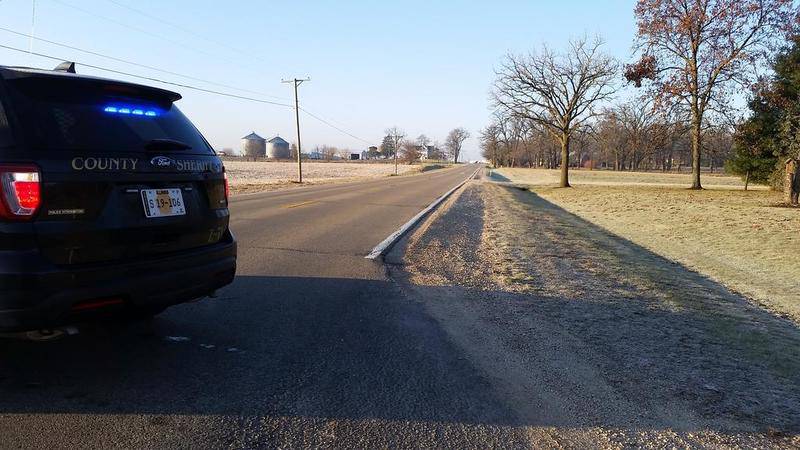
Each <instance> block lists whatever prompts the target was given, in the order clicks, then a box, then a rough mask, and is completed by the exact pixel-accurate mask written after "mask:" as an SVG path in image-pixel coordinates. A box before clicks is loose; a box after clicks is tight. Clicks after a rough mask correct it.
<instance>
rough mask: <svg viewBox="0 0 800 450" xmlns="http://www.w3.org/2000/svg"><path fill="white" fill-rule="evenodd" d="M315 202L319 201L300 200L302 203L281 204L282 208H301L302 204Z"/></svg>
mask: <svg viewBox="0 0 800 450" xmlns="http://www.w3.org/2000/svg"><path fill="white" fill-rule="evenodd" d="M313 203H317V200H309V201H307V202H300V203H290V204H288V205H283V206H281V208H285V209H291V208H299V207H301V206H306V205H311V204H313Z"/></svg>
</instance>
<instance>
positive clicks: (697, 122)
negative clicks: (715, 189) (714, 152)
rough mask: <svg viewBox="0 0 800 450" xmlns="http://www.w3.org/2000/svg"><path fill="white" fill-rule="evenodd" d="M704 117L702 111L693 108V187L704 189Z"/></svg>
mask: <svg viewBox="0 0 800 450" xmlns="http://www.w3.org/2000/svg"><path fill="white" fill-rule="evenodd" d="M702 125H703V122H702V119H701V117H700V111H699V110H697V109H696V108H693V110H692V189H703V186H702V185H701V184H700V148H701V146H702V144H703V142H702V132H703V130H702Z"/></svg>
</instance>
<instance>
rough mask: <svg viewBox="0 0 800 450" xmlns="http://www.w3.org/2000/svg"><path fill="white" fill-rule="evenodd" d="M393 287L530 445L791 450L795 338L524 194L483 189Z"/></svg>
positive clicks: (466, 192) (406, 263)
mask: <svg viewBox="0 0 800 450" xmlns="http://www.w3.org/2000/svg"><path fill="white" fill-rule="evenodd" d="M405 246H406V250H407V251H406V252H405V257H404V260H403V261H402V264H400V265H396V266H392V267H391V268H390V272H391V275H392V277H393V278H395V279H396V280H397V281H398V282H399V284H400V285H401V286H402V287H403V289H404V291H405V292H406V295H407V296H408V297H409V298H411V299H413V300H415V301H417V302H420V303H421V304H423V305H424V307H425V308H426V310H427V311H428V312H429V313H430V314H431V316H432V317H434V318H435V319H436V320H437V321H438V322H439V324H440V326H441V327H442V328H443V329H444V330H445V331H446V332H447V335H448V336H449V339H451V340H452V342H453V343H454V344H455V345H456V346H457V347H458V348H460V349H461V351H463V352H464V354H465V357H466V358H467V359H468V360H469V362H470V363H471V364H473V365H474V366H475V367H476V368H478V369H479V370H480V371H482V372H483V373H484V374H485V376H486V379H487V380H489V382H490V384H491V386H492V389H493V390H494V391H495V392H496V395H497V396H498V398H501V399H503V401H504V402H505V403H506V404H508V405H509V407H510V408H512V409H513V410H514V411H515V412H516V414H517V415H518V416H519V422H518V423H519V424H520V426H519V428H520V429H521V430H524V431H525V433H526V435H527V436H528V437H529V439H530V443H531V445H533V446H542V445H545V446H553V445H554V444H557V445H563V446H567V447H585V446H603V447H612V448H614V447H618V448H623V447H631V446H636V447H659V448H661V447H674V446H677V447H687V446H688V447H706V446H711V447H720V446H722V447H752V448H758V447H761V448H776V447H784V448H785V447H792V446H795V447H796V446H800V435H798V433H799V432H800V329H798V327H797V325H796V324H795V323H794V322H792V321H790V320H787V319H784V318H781V317H779V316H776V315H774V314H772V313H770V312H767V311H766V310H764V309H761V308H759V307H757V306H755V305H753V304H752V303H751V302H749V301H748V300H747V299H746V298H744V297H742V296H740V295H738V294H736V293H734V292H732V291H730V290H729V289H728V288H726V287H725V286H723V285H721V284H719V283H717V282H715V281H713V280H711V279H709V278H707V277H705V276H703V275H701V274H699V273H697V272H695V271H692V270H690V269H688V268H687V267H685V266H683V265H680V264H678V263H675V262H673V261H670V260H667V259H665V258H663V257H661V256H659V255H657V254H655V253H653V252H651V251H649V250H647V249H646V248H644V247H642V246H639V245H637V244H635V243H633V242H631V241H628V240H625V239H623V238H620V237H618V236H616V235H614V234H612V233H610V232H608V231H606V230H605V229H603V228H600V227H598V226H596V225H593V224H592V223H590V222H588V221H586V220H584V219H582V218H580V217H578V216H576V215H574V214H571V213H569V212H568V211H566V210H564V209H562V208H560V207H558V206H556V205H555V204H553V203H550V202H548V201H546V200H544V199H543V198H541V197H539V196H537V195H536V194H533V193H531V192H527V191H522V190H518V189H515V188H513V187H507V186H499V185H496V184H493V183H488V182H483V181H477V182H471V183H470V184H468V185H467V186H466V187H465V189H463V190H462V191H461V192H460V193H459V195H458V196H455V197H454V198H451V199H450V200H449V201H448V202H447V204H446V205H444V207H443V208H441V209H440V210H439V212H437V213H436V214H434V215H433V216H431V217H430V218H429V219H428V220H427V221H426V222H425V223H424V224H423V225H422V226H421V227H420V228H419V229H418V230H417V231H416V232H415V233H414V234H413V235H412V236H410V237H409V238H408V240H407V242H406V243H405Z"/></svg>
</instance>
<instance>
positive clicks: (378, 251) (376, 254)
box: [364, 167, 483, 260]
mask: <svg viewBox="0 0 800 450" xmlns="http://www.w3.org/2000/svg"><path fill="white" fill-rule="evenodd" d="M482 168H483V167H478V168H477V169H475V172H472V175H470V176H468V177H467V178H466V179H465V180H464V181H462V182H461V183H458V185H457V186H456V187H454V188H453V189H450V190H449V191H447V192H446V193H445V194H444V195H442V196H441V197H439V198H437V199H436V200H434V201H433V203H431V204H430V205H428V207H427V208H425V209H423V210H422V211H420V212H419V214H417V215H416V216H414V217H412V218H411V220H409V221H408V222H406V223H405V224H403V226H401V227H400V228H399V229H398V230H397V231H395V232H394V233H392V234H390V235H389V237H387V238H386V239H384V240H383V242H381V243H380V244H378V245H377V246H375V248H373V249H372V251H371V252H370V253H369V255H367V256H365V257H364V258H366V259H373V260H374V259H378V258H380V257H381V256H383V255H384V254H385V253H386V251H387V250H389V249H390V248H391V247H392V245H394V244H395V243H396V242H397V241H398V240H399V239H400V238H401V237H403V235H404V234H406V232H408V230H410V229H411V228H412V227H413V226H414V225H416V224H417V223H418V222H419V221H420V220H422V218H423V217H425V215H427V214H428V213H429V212H431V211H432V210H433V209H434V208H436V207H437V206H439V204H441V203H442V202H443V201H445V200H447V197H450V196H451V195H452V194H453V192H455V191H457V190H458V189H459V188H460V187H461V186H463V185H465V184H467V182H468V181H469V180H471V179H473V178H475V175H477V174H478V172H479V171H480V170H481V169H482Z"/></svg>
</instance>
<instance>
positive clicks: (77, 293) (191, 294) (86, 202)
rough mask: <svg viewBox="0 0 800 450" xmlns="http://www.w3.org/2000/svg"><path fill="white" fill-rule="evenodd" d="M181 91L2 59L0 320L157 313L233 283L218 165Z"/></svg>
mask: <svg viewBox="0 0 800 450" xmlns="http://www.w3.org/2000/svg"><path fill="white" fill-rule="evenodd" d="M59 67H63V65H62V66H59ZM68 67H69V66H68ZM180 98H181V96H180V95H179V94H176V93H174V92H170V91H166V90H163V89H158V88H153V87H148V86H142V85H137V84H132V83H127V82H121V81H113V80H106V79H101V78H94V77H88V76H81V75H77V74H75V73H74V66H72V67H69V68H68V69H61V70H54V71H46V70H35V69H27V68H12V67H3V66H0V331H3V332H9V331H23V330H38V329H51V328H56V327H58V326H60V325H64V324H68V323H74V322H80V321H83V320H85V319H90V318H92V319H94V318H97V317H105V316H107V315H113V316H116V315H118V314H123V315H128V314H131V315H154V314H157V313H159V312H161V311H163V310H164V309H165V308H166V307H168V306H170V305H174V304H177V303H182V302H186V301H190V300H194V299H198V298H201V297H204V296H207V295H210V294H212V293H213V292H214V291H215V290H216V289H219V288H221V287H223V286H225V285H227V284H230V283H231V282H232V280H233V277H234V275H235V272H236V243H235V241H234V238H233V235H232V234H231V232H230V230H229V229H228V221H229V212H228V184H227V180H226V178H225V169H224V167H223V165H222V162H221V161H220V159H219V158H218V157H217V156H216V154H215V153H214V151H213V150H212V148H211V146H210V145H209V144H208V142H207V141H206V140H205V139H204V138H203V136H202V135H201V134H200V132H199V131H198V130H197V129H196V128H195V127H194V125H192V123H191V122H190V121H189V120H188V119H187V118H186V117H185V116H184V115H183V114H182V113H181V112H180V110H178V108H177V107H176V106H175V105H174V103H175V102H176V101H177V100H179V99H180Z"/></svg>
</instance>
